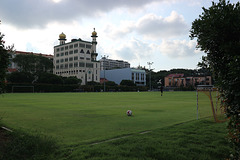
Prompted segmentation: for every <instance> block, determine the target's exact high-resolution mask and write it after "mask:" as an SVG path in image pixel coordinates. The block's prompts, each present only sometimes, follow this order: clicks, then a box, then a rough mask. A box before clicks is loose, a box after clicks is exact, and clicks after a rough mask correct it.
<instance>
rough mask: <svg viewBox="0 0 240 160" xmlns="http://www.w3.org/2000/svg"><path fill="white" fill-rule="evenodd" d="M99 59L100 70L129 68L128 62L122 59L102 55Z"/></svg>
mask: <svg viewBox="0 0 240 160" xmlns="http://www.w3.org/2000/svg"><path fill="white" fill-rule="evenodd" d="M99 61H100V63H101V70H110V69H120V68H130V63H128V62H126V61H123V60H113V59H107V58H106V57H102V59H100V60H99Z"/></svg>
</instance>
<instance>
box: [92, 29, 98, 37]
mask: <svg viewBox="0 0 240 160" xmlns="http://www.w3.org/2000/svg"><path fill="white" fill-rule="evenodd" d="M92 36H97V32H96V31H95V28H94V31H93V32H92Z"/></svg>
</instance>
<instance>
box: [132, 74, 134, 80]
mask: <svg viewBox="0 0 240 160" xmlns="http://www.w3.org/2000/svg"><path fill="white" fill-rule="evenodd" d="M132 80H133V81H134V73H132Z"/></svg>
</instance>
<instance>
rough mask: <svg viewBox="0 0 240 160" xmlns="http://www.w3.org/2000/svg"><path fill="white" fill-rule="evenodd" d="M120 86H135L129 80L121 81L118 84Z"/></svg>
mask: <svg viewBox="0 0 240 160" xmlns="http://www.w3.org/2000/svg"><path fill="white" fill-rule="evenodd" d="M120 85H122V86H136V85H135V84H134V82H133V81H131V80H122V81H121V82H120Z"/></svg>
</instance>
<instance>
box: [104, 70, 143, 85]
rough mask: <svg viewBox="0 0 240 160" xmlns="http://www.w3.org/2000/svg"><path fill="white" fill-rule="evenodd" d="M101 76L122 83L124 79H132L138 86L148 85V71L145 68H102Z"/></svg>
mask: <svg viewBox="0 0 240 160" xmlns="http://www.w3.org/2000/svg"><path fill="white" fill-rule="evenodd" d="M101 78H102V79H103V80H105V81H106V80H107V81H113V82H115V83H116V84H118V85H119V84H120V83H121V81H122V80H131V81H133V82H134V83H135V84H136V85H137V86H145V85H146V72H145V70H141V69H135V68H122V69H112V70H102V71H101Z"/></svg>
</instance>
